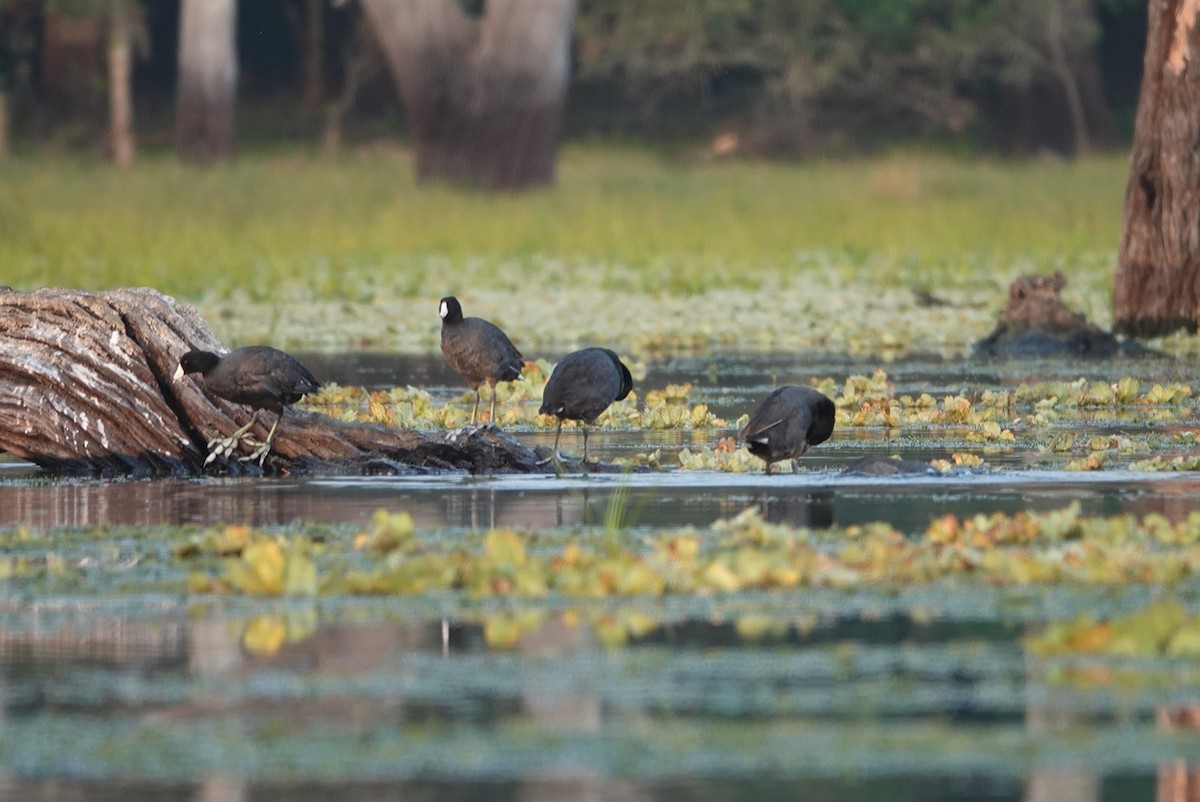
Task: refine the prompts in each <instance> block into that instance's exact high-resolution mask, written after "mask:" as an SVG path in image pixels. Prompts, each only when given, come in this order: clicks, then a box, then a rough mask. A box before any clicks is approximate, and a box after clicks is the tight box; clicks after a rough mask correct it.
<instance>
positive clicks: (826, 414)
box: [738, 384, 835, 474]
mask: <svg viewBox="0 0 1200 802" xmlns="http://www.w3.org/2000/svg"><path fill="white" fill-rule="evenodd" d="M834 414H835V408H834V406H833V402H832V401H830V400H829V399H828V398H827V397H826V396H825V394H824V393H822V392H820V391H819V390H814V389H813V388H812V387H798V386H796V385H794V384H789V385H785V386H784V387H780V388H779V389H778V390H775V391H774V392H772V393H771V394H770V395H768V396H767V397H766V398H764V399H763V402H762V403H761V404H759V405H758V409H756V410H755V411H754V414H753V415H752V416H751V417H750V422H749V423H747V424H746V426H745V428H743V429H742V431H741V432H740V433H739V434H738V437H740V438H741V439H742V440H744V441H745V442H746V447H747V448H748V449H750V453H751V454H753V455H754V456H756V457H761V458H762V459H764V460H766V462H767V473H768V474H770V473H771V463H772V462H779V461H780V460H785V459H795V458H796V457H799V456H800V455H801V454H803V453H804V452H805V451H807V450H808V447H809V446H815V445H817V444H818V443H824V442H825V441H826V440H828V439H829V435H831V434H833V419H834ZM795 469H796V465H795V463H793V464H792V470H795Z"/></svg>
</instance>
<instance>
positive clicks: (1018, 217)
mask: <svg viewBox="0 0 1200 802" xmlns="http://www.w3.org/2000/svg"><path fill="white" fill-rule="evenodd" d="M1125 161H1126V157H1125V155H1124V154H1111V155H1100V156H1092V157H1088V158H1086V159H1081V160H1077V161H1070V162H1068V161H1060V160H1053V159H1039V160H1032V161H1020V162H1001V161H994V160H979V159H965V158H958V157H951V156H945V155H929V154H917V153H894V154H890V155H885V156H877V157H871V158H863V159H857V160H851V161H839V162H813V163H805V164H770V163H749V162H739V161H712V160H705V159H697V160H692V161H687V160H679V159H676V160H666V159H664V158H662V157H660V156H659V155H658V154H656V153H653V152H650V151H646V150H638V149H630V148H620V149H618V148H612V147H599V146H574V147H569V148H567V149H566V150H565V151H564V153H563V154H562V159H561V162H560V171H559V180H558V183H557V185H556V186H555V187H553V188H551V189H546V190H542V191H537V192H530V193H525V194H520V195H491V194H484V193H478V192H472V191H465V190H458V189H453V188H449V187H445V186H418V185H417V184H416V183H415V181H414V178H413V174H412V169H411V159H410V155H409V154H408V153H407V152H406V151H403V150H400V149H395V148H387V147H376V148H368V149H360V150H357V151H354V152H347V153H344V154H341V155H338V156H328V155H325V154H320V153H315V152H314V153H309V152H299V151H296V152H288V153H271V154H261V153H248V154H243V155H242V156H240V157H239V158H238V159H237V161H236V162H235V163H233V164H231V165H226V166H218V167H215V168H211V169H202V168H198V167H194V166H189V165H184V164H180V163H178V162H177V161H176V160H175V159H174V158H173V157H170V156H156V155H151V156H147V157H144V158H142V159H141V161H140V162H139V163H138V165H137V166H136V167H135V168H134V169H133V170H131V171H128V172H122V171H119V170H117V169H115V168H113V167H111V166H109V165H105V164H99V163H93V162H80V161H70V160H64V159H62V158H61V157H56V158H49V157H47V158H40V157H38V156H36V155H35V156H29V157H23V158H19V159H10V160H8V161H5V162H2V163H0V186H2V187H3V189H2V190H0V282H3V283H8V284H11V285H13V286H14V287H17V288H19V289H32V288H34V287H38V286H69V287H79V288H86V289H102V288H106V287H113V286H121V285H148V286H153V287H156V288H158V289H160V290H162V291H164V292H167V293H170V294H173V295H177V296H181V297H183V298H187V299H190V300H193V301H196V302H198V303H199V304H200V305H201V308H202V310H204V311H206V312H207V313H210V314H212V313H218V314H221V315H223V316H225V317H226V318H231V319H235V320H236V319H240V318H243V317H247V316H250V317H253V318H254V321H255V322H254V324H253V325H249V327H248V328H245V327H239V326H238V325H237V324H236V323H235V324H231V325H230V326H229V327H228V329H227V330H226V331H225V332H224V333H225V334H226V336H228V337H230V338H231V339H233V340H237V341H242V340H248V339H266V338H273V339H276V340H282V341H285V342H293V343H295V342H299V343H302V344H311V345H313V346H314V347H324V346H329V347H338V346H339V344H342V343H344V342H362V341H363V340H364V338H365V339H366V340H367V341H369V342H368V344H374V345H375V346H378V347H382V348H401V349H412V348H417V349H424V348H426V347H428V346H429V344H430V340H429V337H428V336H427V335H426V334H421V335H420V336H409V335H408V334H406V333H405V332H402V331H401V330H400V329H399V328H396V324H395V322H394V320H393V322H392V323H384V322H382V321H381V320H376V319H375V318H374V317H373V316H372V315H371V314H370V312H367V313H366V314H365V315H360V314H358V313H354V314H353V315H351V314H349V312H347V310H346V308H345V305H347V304H348V305H351V306H354V307H356V308H357V307H358V306H359V305H366V306H370V305H383V306H384V307H386V308H387V309H390V311H387V309H385V310H380V311H381V314H383V315H385V316H390V317H391V318H398V317H401V316H403V317H409V316H412V315H421V314H425V313H426V312H430V313H432V312H431V310H430V309H426V307H431V308H432V307H433V306H435V305H436V299H437V298H438V297H440V296H441V295H443V294H446V293H449V292H454V293H458V294H460V295H461V296H463V297H464V303H465V304H466V305H467V306H468V310H467V311H468V314H472V313H474V314H484V313H487V314H492V315H499V316H502V317H503V316H506V312H507V317H509V318H511V321H510V324H511V325H515V326H518V327H520V326H522V325H525V322H526V321H529V320H530V318H534V317H540V319H541V320H543V321H545V320H547V318H546V317H545V315H547V314H550V315H551V317H550V320H553V321H555V322H554V326H553V328H554V329H555V331H556V335H555V336H556V338H557V339H556V340H555V341H557V342H564V343H568V342H570V341H574V340H576V339H580V338H584V337H586V336H588V335H589V334H591V332H589V331H587V330H586V328H584V329H582V330H576V329H577V328H578V327H575V328H573V327H572V326H571V325H570V320H571V317H572V316H578V309H579V305H580V304H581V303H587V304H588V305H589V308H590V309H592V310H593V311H594V310H597V309H603V308H604V304H606V303H609V302H613V303H615V302H616V301H615V300H614V299H629V298H642V299H645V298H647V297H649V298H653V299H672V300H674V299H684V300H686V299H693V300H695V299H703V298H704V297H706V296H709V295H712V294H714V293H717V294H719V293H723V292H728V291H739V292H745V293H751V294H753V293H761V294H766V295H774V296H776V297H779V295H780V294H782V293H786V292H788V291H789V290H796V289H803V290H804V292H805V293H806V299H805V303H807V304H809V305H812V306H815V307H819V308H828V307H829V306H830V304H831V303H832V301H831V299H830V298H828V297H826V298H822V297H821V293H824V292H832V293H836V294H838V295H839V297H840V296H844V295H854V294H855V293H858V292H859V291H860V290H861V289H862V288H864V287H867V288H870V290H871V291H872V292H877V291H878V292H880V293H884V294H886V293H887V292H888V291H890V290H895V289H899V290H904V291H907V288H908V287H913V286H917V287H922V288H926V289H930V290H934V291H936V292H949V293H950V294H951V296H953V294H954V293H956V292H963V293H966V294H967V296H969V297H970V298H972V299H974V300H979V299H980V296H979V294H980V293H991V292H1001V293H1002V292H1003V288H1004V286H1005V285H1006V284H1007V282H1008V281H1009V280H1010V279H1011V278H1012V277H1013V276H1015V275H1018V274H1020V273H1024V272H1031V271H1045V270H1053V269H1063V270H1064V271H1065V272H1067V273H1068V275H1070V276H1071V282H1072V283H1071V286H1070V287H1069V288H1068V299H1069V300H1072V297H1071V293H1074V298H1073V300H1074V302H1075V303H1076V304H1077V305H1080V306H1081V307H1082V308H1083V309H1084V311H1085V312H1087V313H1088V314H1089V315H1093V316H1096V315H1097V314H1098V313H1099V314H1100V315H1103V314H1104V312H1103V310H1104V309H1105V308H1106V307H1107V287H1108V286H1109V282H1110V274H1111V269H1112V257H1113V253H1114V252H1115V248H1116V243H1117V240H1118V237H1119V226H1120V211H1121V199H1122V195H1123V191H1124V181H1125V169H1126V168H1125ZM810 290H811V292H810ZM580 293H584V294H585V295H580ZM964 297H966V296H964ZM531 298H532V299H534V300H535V301H536V303H537V306H536V308H535V307H532V306H527V304H529V303H531V302H530V300H529V299H531ZM874 300H875V301H877V302H884V298H883V296H882V295H881V296H878V297H876V298H875V299H874ZM984 300H987V301H989V302H990V301H991V300H992V299H991V298H990V296H985V298H984ZM842 301H844V298H843V299H842ZM410 302H411V303H412V304H413V307H412V308H411V309H410V308H409V307H408V306H407V304H408V303H410ZM1002 302H1003V301H1002V298H999V299H996V300H995V305H994V306H993V308H991V309H990V310H989V314H993V313H994V309H995V308H996V307H998V306H999V305H1000V304H1002ZM632 303H638V301H632ZM841 303H842V302H841V301H839V302H838V303H835V304H834V305H835V306H837V305H840V304H841ZM330 304H334V305H335V306H334V307H330ZM338 304H340V305H342V306H341V307H338V306H336V305H338ZM298 305H315V306H316V307H320V308H319V309H317V310H315V311H312V312H310V313H308V314H309V316H310V320H309V321H308V323H307V324H306V325H305V327H304V331H295V332H293V331H291V330H289V329H288V318H289V314H288V312H287V310H288V309H292V308H296V307H297V306H298ZM557 306H563V307H564V308H565V309H564V311H563V315H564V319H563V320H562V321H557V319H556V318H554V316H553V309H549V310H548V307H557ZM693 306H696V307H697V310H698V311H697V313H698V314H700V315H702V317H703V316H707V315H713V314H720V313H719V310H716V309H712V310H706V308H705V304H703V303H699V304H697V305H693ZM247 309H252V310H253V314H252V315H248V314H247V312H246V310H247ZM572 310H573V311H572ZM767 310H768V311H769V310H770V305H769V304H768V306H767ZM731 311H741V312H744V313H747V314H750V315H753V314H754V312H753V308H743V307H735V308H734V309H732V310H731ZM777 311H778V312H779V314H782V315H800V314H803V313H804V311H805V307H803V306H801V307H796V308H792V307H787V306H784V307H781V308H779V309H778V310H777ZM322 316H327V317H328V319H324V318H323V317H322ZM347 316H349V317H354V318H356V319H355V320H350V321H345V322H344V324H343V322H341V321H340V318H343V317H347ZM314 317H315V318H317V319H313V318H314ZM667 317H669V315H668V316H667ZM264 321H265V322H264ZM696 322H697V324H698V325H697V326H696V327H695V328H698V329H704V325H703V323H702V321H696ZM1099 322H1101V323H1102V324H1103V323H1104V322H1105V321H1104V320H1101V321H1099ZM355 325H363V326H370V327H372V328H371V329H369V330H364V331H353V329H354V327H355ZM389 325H390V326H392V328H393V329H395V330H394V331H391V332H389V331H388V330H387V329H388V326H389ZM685 328H686V325H685ZM530 329H531V331H530V333H529V335H528V336H529V337H531V338H532V339H535V340H538V341H542V340H543V339H545V340H547V341H548V340H553V339H555V338H553V337H543V333H544V332H541V331H540V330H539V329H537V327H536V326H534V325H533V324H532V323H530ZM218 330H219V333H220V328H219V327H218ZM371 332H374V334H372V333H371ZM971 333H972V334H975V333H976V332H974V330H972V332H971ZM744 334H745V335H746V337H748V338H749V340H751V341H752V342H753V343H755V344H757V345H761V346H763V347H775V346H785V347H786V346H788V345H789V343H788V342H787V341H786V338H785V340H784V341H780V340H779V339H778V338H777V337H776V335H775V334H773V333H771V332H767V333H766V334H765V335H764V333H763V332H760V331H753V332H744ZM829 334H830V333H829V332H826V333H825V334H824V335H823V336H825V337H828V336H829ZM656 336H657V335H656V334H654V333H653V332H649V333H643V334H640V335H635V336H632V337H630V338H628V342H630V343H631V345H632V346H634V347H636V346H637V345H638V344H639V343H641V341H642V340H645V339H646V338H650V339H654V338H655V337H656ZM666 337H667V340H669V341H680V343H677V344H683V345H687V344H689V340H690V339H693V338H692V337H691V336H690V335H688V334H687V333H686V332H683V331H680V332H676V333H669V334H667V335H666ZM741 337H742V335H741V334H738V333H737V332H726V333H724V334H722V335H720V336H719V337H718V338H716V340H713V338H711V337H708V335H705V334H703V332H702V333H701V335H699V338H700V340H702V341H704V342H709V343H712V342H716V343H718V344H719V343H722V342H725V341H727V340H728V339H729V338H734V339H739V338H741ZM641 344H646V343H641ZM701 344H703V343H701Z"/></svg>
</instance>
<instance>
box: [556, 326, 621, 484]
mask: <svg viewBox="0 0 1200 802" xmlns="http://www.w3.org/2000/svg"><path fill="white" fill-rule="evenodd" d="M632 389H633V377H632V376H630V375H629V368H627V367H625V365H624V364H623V363H622V362H621V360H620V359H618V358H617V355H616V354H614V353H613V352H612V351H610V350H608V349H607V348H584V349H583V350H582V351H576V352H574V353H572V354H567V355H566V356H565V357H563V360H562V361H561V362H559V363H558V365H557V366H556V367H555V368H554V372H553V373H551V374H550V379H549V381H547V382H546V389H545V390H544V391H543V393H542V407H541V409H539V410H538V412H540V413H541V414H543V415H553V416H554V417H556V418H558V428H557V429H556V430H555V432H554V453H555V455H557V454H558V438H559V436H560V435H561V434H562V422H563V421H564V420H577V421H580V422H581V423H582V424H583V461H584V462H587V436H588V430H587V427H588V424H590V423H592V422H593V421H595V420H596V418H597V417H599V416H600V413H602V412H604V410H606V409H608V407H609V405H610V404H612V402H614V401H620V400H621V399H623V398H625V397H626V396H627V395H629V391H630V390H632Z"/></svg>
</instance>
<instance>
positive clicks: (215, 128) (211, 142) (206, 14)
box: [175, 0, 237, 161]
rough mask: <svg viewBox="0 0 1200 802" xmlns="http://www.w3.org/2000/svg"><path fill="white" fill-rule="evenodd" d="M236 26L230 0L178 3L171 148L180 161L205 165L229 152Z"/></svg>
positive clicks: (235, 77) (230, 148)
mask: <svg viewBox="0 0 1200 802" xmlns="http://www.w3.org/2000/svg"><path fill="white" fill-rule="evenodd" d="M236 22H237V3H236V2H235V0H183V7H182V9H181V11H180V15H179V84H178V87H177V90H176V91H177V98H176V103H177V105H176V110H175V146H176V148H177V149H178V151H179V155H180V156H183V157H184V158H188V159H195V160H198V161H211V160H213V159H219V158H225V157H228V156H231V155H232V154H233V105H234V99H235V98H236V94H237V51H236V48H235V39H234V33H235V26H236Z"/></svg>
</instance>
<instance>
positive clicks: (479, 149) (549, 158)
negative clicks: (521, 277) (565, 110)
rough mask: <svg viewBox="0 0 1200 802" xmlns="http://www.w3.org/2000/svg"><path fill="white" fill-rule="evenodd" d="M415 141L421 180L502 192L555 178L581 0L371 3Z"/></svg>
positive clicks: (366, 6)
mask: <svg viewBox="0 0 1200 802" xmlns="http://www.w3.org/2000/svg"><path fill="white" fill-rule="evenodd" d="M363 8H364V9H365V11H366V13H367V17H368V19H369V20H370V23H371V26H372V27H373V28H374V30H375V33H376V35H377V36H378V37H379V41H380V43H381V44H382V46H383V51H384V53H385V54H386V56H387V61H388V66H389V67H390V68H391V71H392V77H393V78H394V80H395V82H396V85H397V86H398V87H399V90H400V95H401V97H402V98H403V100H404V105H405V108H406V110H407V112H408V116H409V120H410V121H411V125H412V129H413V136H414V138H415V140H416V160H417V175H418V177H420V178H421V179H423V180H424V179H446V180H449V181H453V182H457V183H462V184H469V185H475V186H484V187H490V188H496V189H520V188H522V187H527V186H532V185H538V184H548V183H551V182H553V180H554V165H555V158H556V154H557V146H558V133H559V126H560V123H561V119H562V107H563V100H564V98H565V96H566V88H567V79H568V77H569V71H568V68H569V45H570V32H571V24H572V21H573V18H574V13H575V3H574V0H489V1H488V2H487V3H486V4H485V5H484V15H483V16H482V17H481V18H479V19H478V20H477V19H473V18H471V17H469V16H467V14H466V13H465V12H464V11H463V9H462V6H461V5H460V4H459V3H458V2H457V0H422V2H404V3H397V2H393V1H392V0H363Z"/></svg>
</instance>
